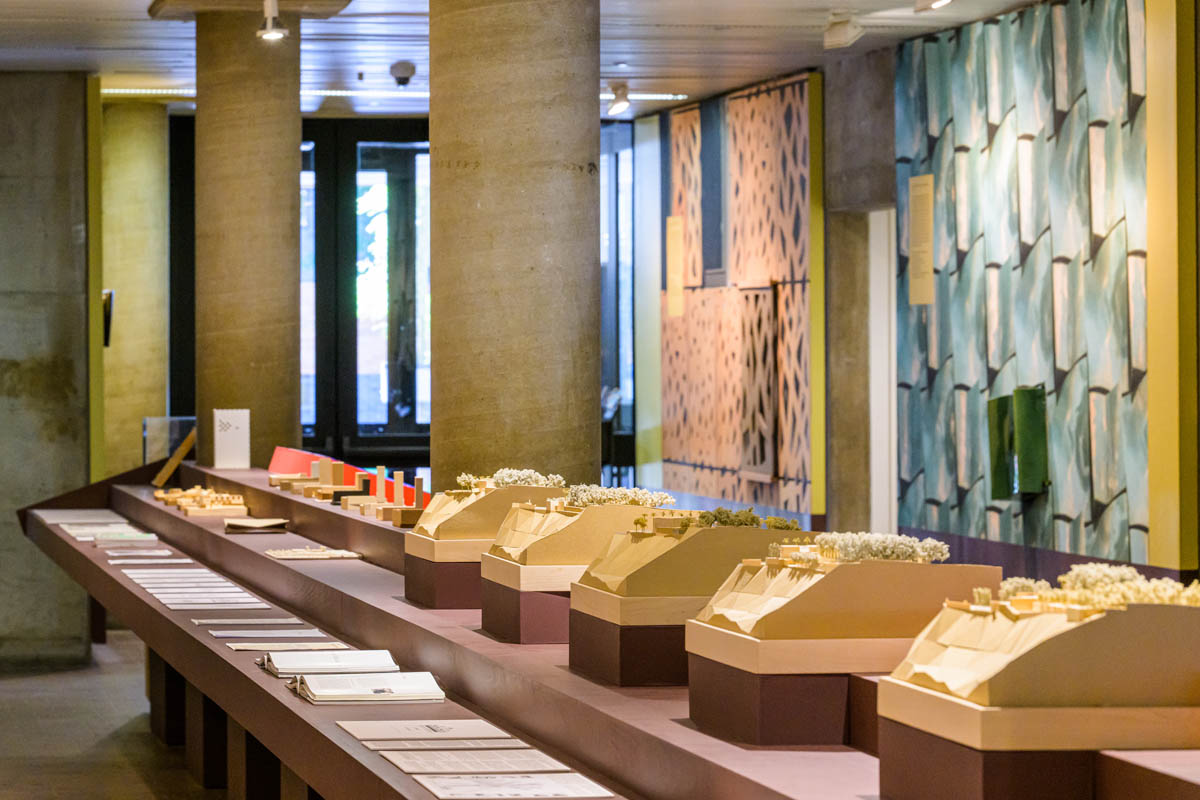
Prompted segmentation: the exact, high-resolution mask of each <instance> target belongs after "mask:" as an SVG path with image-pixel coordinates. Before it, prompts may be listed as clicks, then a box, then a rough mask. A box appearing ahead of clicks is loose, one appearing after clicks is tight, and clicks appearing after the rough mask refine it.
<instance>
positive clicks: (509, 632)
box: [480, 486, 690, 644]
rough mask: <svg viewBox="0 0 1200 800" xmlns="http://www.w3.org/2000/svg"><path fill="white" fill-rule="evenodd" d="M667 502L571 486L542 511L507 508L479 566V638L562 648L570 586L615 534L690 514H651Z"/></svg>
mask: <svg viewBox="0 0 1200 800" xmlns="http://www.w3.org/2000/svg"><path fill="white" fill-rule="evenodd" d="M674 502H675V499H674V498H673V497H671V496H670V495H668V494H666V493H665V492H648V491H646V490H645V489H619V488H610V487H600V486H572V487H571V488H570V489H569V490H568V491H567V495H566V497H561V498H553V499H551V500H550V501H549V502H548V503H547V504H546V505H544V506H539V505H534V504H533V503H518V504H516V505H514V506H512V508H511V509H510V510H509V512H508V515H507V516H506V517H505V518H504V522H503V523H502V524H501V526H500V531H499V533H498V534H497V535H496V539H495V542H494V543H493V544H492V546H491V547H490V548H489V550H488V552H486V553H484V554H483V556H482V559H481V562H480V575H481V577H482V578H483V581H484V583H483V628H484V630H486V631H487V632H488V633H491V634H492V635H493V636H496V637H498V638H501V639H504V640H507V641H519V642H522V643H525V644H534V643H542V644H544V643H552V642H559V643H561V642H566V641H567V628H568V626H567V620H568V617H569V613H570V598H569V592H570V589H571V583H572V582H574V581H577V580H579V578H580V576H582V575H583V572H584V570H585V569H587V565H588V564H590V563H591V562H592V561H593V560H595V559H596V558H597V557H599V556H600V554H601V553H603V552H604V550H605V549H606V548H607V547H608V543H609V540H610V539H611V538H612V535H613V533H614V532H615V531H621V530H628V529H630V528H632V527H633V524H634V521H635V520H638V519H640V518H642V517H644V516H645V515H646V514H647V513H653V514H655V515H657V516H663V517H682V516H684V515H686V514H689V513H690V512H685V511H674V510H670V511H665V510H662V509H661V508H659V509H654V510H653V511H651V508H652V507H654V506H660V505H668V504H673V503H674Z"/></svg>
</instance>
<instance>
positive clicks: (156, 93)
mask: <svg viewBox="0 0 1200 800" xmlns="http://www.w3.org/2000/svg"><path fill="white" fill-rule="evenodd" d="M100 94H101V95H104V96H105V97H195V96H196V90H195V88H193V87H190V86H183V87H180V88H178V89H149V88H141V87H128V88H127V87H108V88H104V89H101V90H100ZM300 96H301V97H363V98H375V99H397V100H406V99H411V100H428V99H429V92H422V91H415V90H413V91H391V90H388V89H301V90H300ZM614 96H615V95H613V93H612V92H609V91H604V92H601V93H600V100H601V102H605V103H607V102H608V101H610V100H612V99H613V98H614ZM629 99H630V100H631V101H633V102H651V103H655V102H670V101H675V100H687V99H688V96H687V95H686V94H669V93H666V92H630V93H629Z"/></svg>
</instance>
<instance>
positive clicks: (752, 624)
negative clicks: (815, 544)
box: [687, 545, 1001, 674]
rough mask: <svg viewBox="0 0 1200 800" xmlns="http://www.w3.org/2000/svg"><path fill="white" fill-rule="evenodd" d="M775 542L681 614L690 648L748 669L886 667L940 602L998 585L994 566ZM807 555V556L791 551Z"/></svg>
mask: <svg viewBox="0 0 1200 800" xmlns="http://www.w3.org/2000/svg"><path fill="white" fill-rule="evenodd" d="M815 550H816V549H815V548H811V547H809V548H804V547H801V546H797V545H784V546H783V547H782V548H781V555H780V556H779V557H773V558H766V559H745V560H743V561H742V562H741V563H740V564H738V565H737V566H736V567H734V570H733V572H732V573H731V574H730V575H729V577H728V578H727V579H726V580H725V582H724V583H723V584H722V585H721V587H720V588H719V589H718V590H717V591H716V593H715V594H714V595H713V597H712V599H711V600H709V602H708V603H707V605H706V606H705V607H704V608H703V610H701V611H700V613H699V614H697V615H696V618H695V619H694V620H689V621H688V623H687V625H688V630H687V648H688V651H689V652H691V653H696V654H697V655H701V656H704V657H705V658H709V659H712V660H714V661H719V662H721V663H724V664H728V665H730V666H733V667H737V668H739V669H743V670H745V671H747V672H752V673H755V674H797V673H840V672H887V671H890V670H892V669H894V668H895V666H896V665H897V664H899V663H900V660H901V659H902V658H903V657H904V654H905V653H906V652H908V649H909V647H910V646H911V645H912V640H913V637H914V636H916V635H917V634H918V633H920V632H921V630H922V628H924V627H925V625H926V624H928V622H929V620H930V619H931V618H932V617H933V616H934V615H936V614H937V612H938V610H939V609H940V608H941V606H942V603H943V601H945V600H946V598H956V597H968V596H970V594H971V591H972V589H974V588H975V587H988V588H990V589H992V590H997V589H998V587H999V584H1000V577H1001V575H1000V572H1001V570H1000V568H999V567H990V566H981V565H975V564H929V563H918V562H915V561H906V560H864V561H858V562H839V561H836V560H830V559H824V558H814V557H815V556H816V552H815ZM802 551H804V552H806V554H807V555H808V559H807V560H794V559H793V556H797V555H799V553H800V552H802Z"/></svg>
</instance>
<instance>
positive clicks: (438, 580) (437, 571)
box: [404, 531, 491, 608]
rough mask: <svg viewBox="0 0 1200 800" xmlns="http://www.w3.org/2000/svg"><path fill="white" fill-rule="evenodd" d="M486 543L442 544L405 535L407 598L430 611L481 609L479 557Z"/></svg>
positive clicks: (468, 540)
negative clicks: (431, 609) (436, 609)
mask: <svg viewBox="0 0 1200 800" xmlns="http://www.w3.org/2000/svg"><path fill="white" fill-rule="evenodd" d="M490 545H491V540H486V539H458V540H450V541H439V540H437V539H432V538H430V537H428V536H424V535H422V534H419V533H415V532H413V531H405V533H404V598H405V599H406V600H409V601H411V602H413V603H417V604H419V605H423V606H425V607H426V608H479V607H480V605H481V604H482V602H483V600H482V595H481V593H480V585H479V557H480V555H481V554H482V553H483V551H485V550H487V548H488V547H489V546H490Z"/></svg>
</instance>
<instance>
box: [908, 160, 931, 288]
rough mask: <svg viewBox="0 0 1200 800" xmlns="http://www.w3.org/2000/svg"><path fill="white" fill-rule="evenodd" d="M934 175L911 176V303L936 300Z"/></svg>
mask: <svg viewBox="0 0 1200 800" xmlns="http://www.w3.org/2000/svg"><path fill="white" fill-rule="evenodd" d="M933 299H934V298H933V176H932V175H918V176H916V177H913V178H909V179H908V303H909V305H913V306H923V305H929V304H931V303H933Z"/></svg>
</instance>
